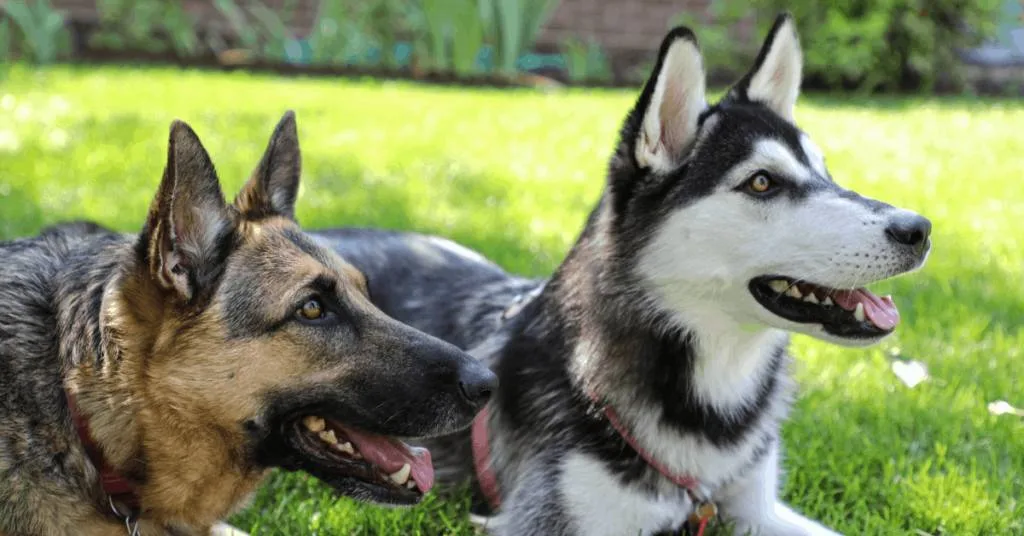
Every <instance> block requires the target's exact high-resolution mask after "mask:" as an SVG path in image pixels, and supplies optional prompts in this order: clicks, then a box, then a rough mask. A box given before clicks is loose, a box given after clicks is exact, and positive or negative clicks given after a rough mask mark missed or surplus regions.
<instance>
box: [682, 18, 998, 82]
mask: <svg viewBox="0 0 1024 536" xmlns="http://www.w3.org/2000/svg"><path fill="white" fill-rule="evenodd" d="M730 4H731V5H730ZM1000 4H1001V0H977V1H966V0H909V1H908V0H863V1H860V2H852V3H849V2H848V3H845V4H843V3H831V2H829V3H823V2H816V1H813V0H795V1H793V0H785V1H784V0H753V1H752V2H750V3H745V4H743V5H742V6H740V5H739V3H732V2H720V3H713V4H712V13H711V18H712V19H713V21H714V23H713V24H710V25H709V24H701V25H700V28H701V32H700V35H699V36H698V37H699V39H700V41H701V48H702V50H703V51H704V53H705V56H706V59H707V62H708V64H709V65H712V66H724V67H726V68H727V69H729V70H731V71H733V74H735V73H736V72H738V71H740V70H741V69H742V66H743V65H746V64H747V63H749V61H750V58H751V57H752V56H753V55H754V54H755V53H756V51H757V48H756V47H757V45H758V44H759V42H757V38H759V37H760V34H759V35H758V36H757V38H755V39H746V40H743V39H737V36H736V35H735V34H734V32H733V29H734V28H735V26H736V23H737V22H738V21H741V20H743V19H744V18H747V17H750V18H752V19H753V20H754V21H757V22H765V21H770V20H772V19H773V18H774V16H775V14H776V13H778V12H779V11H783V10H788V11H790V12H791V13H793V15H794V17H795V18H796V21H797V26H798V27H799V29H800V37H801V41H802V44H803V51H804V79H805V81H806V82H807V83H809V84H810V85H814V86H818V87H826V88H858V89H862V90H879V89H881V90H931V89H933V88H934V87H935V86H936V84H938V83H941V82H945V83H950V84H958V83H959V82H960V81H961V80H962V76H961V73H960V71H961V66H960V62H959V61H958V59H957V52H958V50H960V49H963V48H966V47H969V46H971V45H973V44H976V43H978V42H980V40H982V39H984V38H985V37H987V36H989V35H991V34H992V32H994V31H995V28H996V25H995V22H996V19H995V13H997V12H998V9H999V7H1000ZM677 22H682V23H691V24H692V23H693V22H695V20H694V18H693V17H692V16H683V17H680V18H679V19H677ZM762 30H763V28H762Z"/></svg>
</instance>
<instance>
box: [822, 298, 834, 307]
mask: <svg viewBox="0 0 1024 536" xmlns="http://www.w3.org/2000/svg"><path fill="white" fill-rule="evenodd" d="M821 303H822V305H827V306H829V307H832V306H833V305H835V304H834V303H832V297H831V296H825V301H823V302H821Z"/></svg>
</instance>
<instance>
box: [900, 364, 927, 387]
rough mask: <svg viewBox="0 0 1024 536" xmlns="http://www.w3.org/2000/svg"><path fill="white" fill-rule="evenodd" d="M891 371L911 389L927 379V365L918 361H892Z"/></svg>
mask: <svg viewBox="0 0 1024 536" xmlns="http://www.w3.org/2000/svg"><path fill="white" fill-rule="evenodd" d="M892 372H893V374H895V375H896V377H897V378H899V379H900V381H902V382H903V384H904V385H906V386H907V387H910V388H911V389H913V388H914V387H916V386H917V385H918V384H920V383H921V382H923V381H925V380H927V379H928V367H927V366H925V364H924V363H922V362H920V361H893V362H892Z"/></svg>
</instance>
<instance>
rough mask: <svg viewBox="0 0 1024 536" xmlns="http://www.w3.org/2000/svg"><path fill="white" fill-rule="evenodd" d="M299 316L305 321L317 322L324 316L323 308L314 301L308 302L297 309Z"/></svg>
mask: <svg viewBox="0 0 1024 536" xmlns="http://www.w3.org/2000/svg"><path fill="white" fill-rule="evenodd" d="M298 312H299V315H300V316H302V318H304V319H306V320H319V319H320V318H321V317H322V316H323V315H324V308H323V306H322V305H320V302H318V301H316V300H308V301H307V302H306V303H304V304H302V307H299V311H298Z"/></svg>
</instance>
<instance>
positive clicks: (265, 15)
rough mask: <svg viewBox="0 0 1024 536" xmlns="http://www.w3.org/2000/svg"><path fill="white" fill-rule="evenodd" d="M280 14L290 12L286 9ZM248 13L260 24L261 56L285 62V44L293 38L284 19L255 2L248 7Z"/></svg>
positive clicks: (277, 13) (286, 52)
mask: <svg viewBox="0 0 1024 536" xmlns="http://www.w3.org/2000/svg"><path fill="white" fill-rule="evenodd" d="M282 12H283V13H289V12H290V11H289V10H287V7H286V9H285V10H282ZM249 13H251V14H252V17H253V18H254V19H255V20H256V21H257V22H258V23H259V24H260V27H261V29H262V34H263V39H262V43H261V48H260V51H261V54H262V55H263V56H264V57H267V58H272V59H275V60H278V61H284V60H286V59H287V57H288V51H287V49H286V47H287V44H288V43H289V42H290V41H291V40H292V39H294V38H295V36H294V35H292V31H291V30H290V29H289V28H288V24H287V23H286V22H285V19H283V18H282V17H281V15H279V12H277V11H274V10H273V9H270V8H269V7H267V6H266V5H264V4H262V3H260V2H258V1H256V0H254V1H253V3H252V4H250V5H249Z"/></svg>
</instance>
